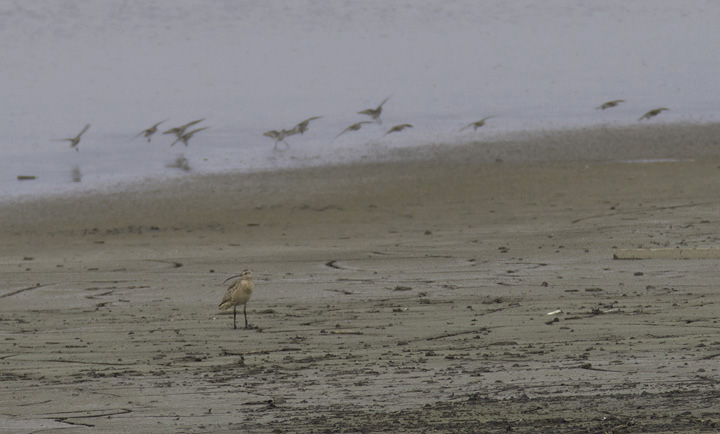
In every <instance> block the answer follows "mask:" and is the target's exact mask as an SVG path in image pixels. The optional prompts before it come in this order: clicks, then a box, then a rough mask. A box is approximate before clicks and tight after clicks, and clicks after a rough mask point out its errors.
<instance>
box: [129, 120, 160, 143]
mask: <svg viewBox="0 0 720 434" xmlns="http://www.w3.org/2000/svg"><path fill="white" fill-rule="evenodd" d="M167 121H168V120H167V119H165V120H164V121H160V122H158V123H156V124H155V125H153V126H151V127H150V128H148V129H147V130H142V131H140V132H139V133H138V135H137V136H135V137H133V140H135V139H137V138H138V137H140V136H145V137H147V139H148V143H150V136H152V135H153V134H155V133H156V132H157V130H158V125H160V124H161V123H163V122H167Z"/></svg>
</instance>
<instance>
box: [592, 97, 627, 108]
mask: <svg viewBox="0 0 720 434" xmlns="http://www.w3.org/2000/svg"><path fill="white" fill-rule="evenodd" d="M621 102H625V100H624V99H616V100H613V101H608V102H606V103H603V104H602V105H600V106H598V107H595V110H598V109H599V110H605V109H606V108H610V107H615V106H616V105H618V104H620V103H621Z"/></svg>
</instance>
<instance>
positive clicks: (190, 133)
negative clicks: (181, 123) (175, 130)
mask: <svg viewBox="0 0 720 434" xmlns="http://www.w3.org/2000/svg"><path fill="white" fill-rule="evenodd" d="M208 128H210V127H202V128H198V129H196V130H192V131H188V132H187V133H185V134H183V135H182V136H180V137H178V138H177V140H175V141H174V142H172V143H171V144H170V146H172V145H174V144H175V143H177V142H179V141H180V140H182V142H183V143H185V146H187V145H188V142H189V141H190V139H191V138H192V136H194V135H195V133H197V132H198V131H202V130H207V129H208Z"/></svg>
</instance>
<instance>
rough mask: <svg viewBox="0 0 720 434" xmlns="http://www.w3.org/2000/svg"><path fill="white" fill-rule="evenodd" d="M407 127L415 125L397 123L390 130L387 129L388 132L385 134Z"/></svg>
mask: <svg viewBox="0 0 720 434" xmlns="http://www.w3.org/2000/svg"><path fill="white" fill-rule="evenodd" d="M405 128H413V126H412V125H410V124H400V125H395V126H394V127H392V128H390V129H389V130H387V133H385V135H386V136H387V135H388V134H390V133H397V132H400V131H402V130H404V129H405Z"/></svg>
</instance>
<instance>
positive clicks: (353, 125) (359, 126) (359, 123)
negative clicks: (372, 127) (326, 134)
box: [335, 121, 372, 139]
mask: <svg viewBox="0 0 720 434" xmlns="http://www.w3.org/2000/svg"><path fill="white" fill-rule="evenodd" d="M371 123H372V122H370V121H362V122H358V123H356V124H352V125H350V126H349V127H347V128H345V129H344V130H343V132H342V133H340V134H338V135H337V136H335V138H336V139H337V138H338V137H340V136H342V135H343V134H345V133H347V132H348V131H357V130H359V129H360V128H361V127H362V126H363V124H371Z"/></svg>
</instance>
